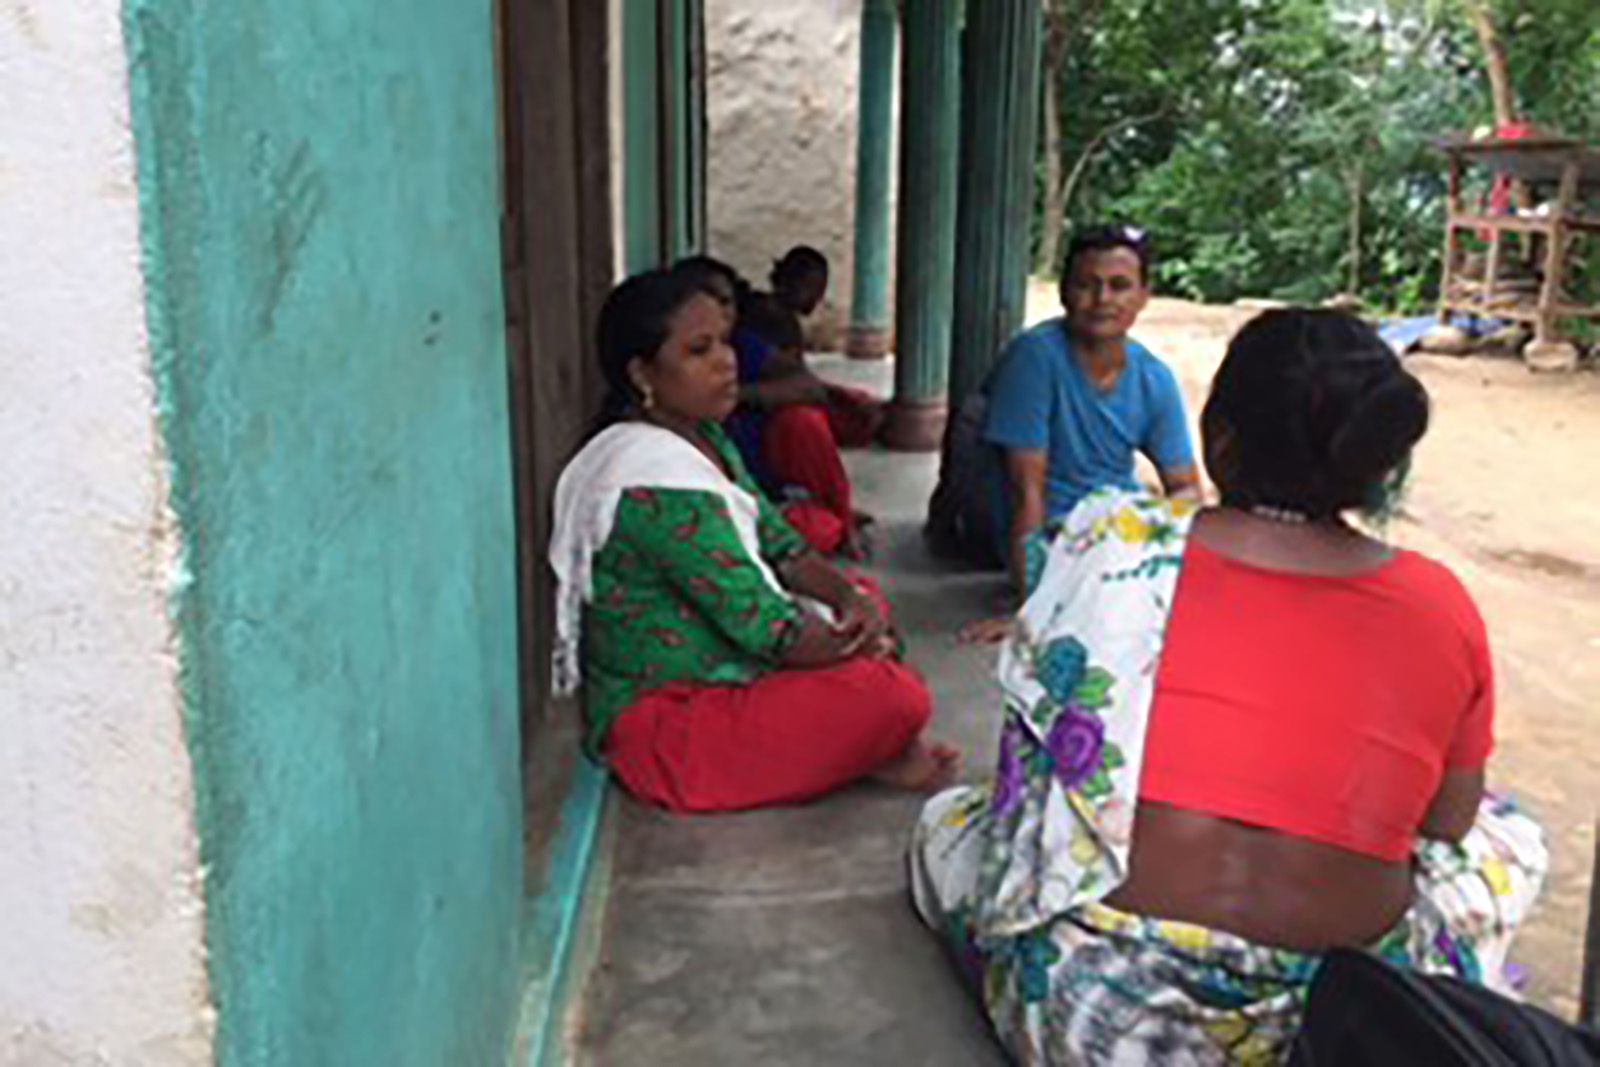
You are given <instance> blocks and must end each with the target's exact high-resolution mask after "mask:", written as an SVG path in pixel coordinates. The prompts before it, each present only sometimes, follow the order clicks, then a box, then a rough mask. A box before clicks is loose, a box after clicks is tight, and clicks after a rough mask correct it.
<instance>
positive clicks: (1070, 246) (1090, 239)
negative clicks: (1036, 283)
mask: <svg viewBox="0 0 1600 1067" xmlns="http://www.w3.org/2000/svg"><path fill="white" fill-rule="evenodd" d="M1113 248H1126V249H1127V250H1128V251H1130V252H1132V253H1133V254H1134V255H1136V256H1138V257H1139V280H1140V281H1141V282H1143V283H1144V284H1145V285H1149V284H1150V259H1151V256H1150V235H1149V234H1148V233H1147V232H1145V231H1144V230H1143V229H1140V228H1139V227H1138V226H1122V225H1118V224H1105V225H1099V226H1088V227H1085V228H1083V229H1079V230H1075V231H1073V234H1072V240H1070V241H1068V242H1067V255H1066V259H1065V260H1063V262H1062V264H1061V282H1062V284H1063V285H1065V284H1066V281H1067V279H1068V278H1070V277H1072V267H1073V264H1075V263H1077V262H1078V257H1079V256H1081V255H1084V254H1086V253H1089V252H1109V251H1111V250H1112V249H1113Z"/></svg>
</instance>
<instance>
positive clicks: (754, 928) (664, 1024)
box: [577, 360, 1005, 1067]
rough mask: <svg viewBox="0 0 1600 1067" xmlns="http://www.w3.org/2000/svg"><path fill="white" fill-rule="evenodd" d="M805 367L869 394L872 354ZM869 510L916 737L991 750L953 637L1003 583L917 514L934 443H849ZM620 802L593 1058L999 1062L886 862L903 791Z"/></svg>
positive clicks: (992, 726) (590, 1027) (979, 675)
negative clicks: (921, 723)
mask: <svg viewBox="0 0 1600 1067" xmlns="http://www.w3.org/2000/svg"><path fill="white" fill-rule="evenodd" d="M816 365H817V369H818V370H819V371H822V372H823V373H826V374H829V375H830V376H833V377H837V378H840V379H841V380H844V379H850V380H853V381H855V382H856V383H858V384H865V385H868V386H869V387H871V388H873V389H874V391H876V392H879V393H883V392H886V391H887V384H888V382H887V375H888V365H886V364H877V365H870V364H869V365H860V364H857V365H850V364H846V363H844V362H843V361H835V360H823V361H818V362H817V364H816ZM847 458H848V462H849V466H850V469H851V473H852V476H853V477H854V479H855V484H856V487H857V493H858V495H859V506H860V507H862V508H863V509H865V510H867V511H870V512H872V513H873V514H874V515H875V516H876V517H877V519H878V523H879V526H878V532H877V544H876V553H875V558H874V561H873V563H872V564H871V565H870V566H869V567H868V568H866V569H867V570H868V571H869V572H870V573H872V574H874V575H876V576H877V577H878V578H879V579H880V580H881V581H882V582H883V583H884V586H885V588H886V589H887V591H888V593H889V595H890V597H891V599H892V600H893V601H894V604H895V607H896V610H897V612H898V619H899V623H900V626H901V629H902V630H903V632H904V634H905V637H906V640H907V643H908V646H909V647H908V653H909V658H910V660H911V662H912V663H914V664H915V665H916V666H917V667H919V668H920V669H921V670H922V671H923V672H924V673H925V674H926V675H927V677H928V681H929V683H930V685H931V686H932V688H933V691H934V693H935V696H936V713H935V723H934V732H935V733H936V734H937V735H938V736H941V737H945V738H948V739H950V740H952V741H954V742H956V743H957V744H959V745H960V746H962V748H963V749H964V751H965V752H966V753H967V768H968V770H967V773H968V774H969V775H974V776H982V775H985V774H987V773H988V771H989V769H990V767H991V764H992V762H993V755H994V743H995V730H996V712H995V710H994V709H995V707H996V702H995V699H994V696H993V694H994V689H993V686H992V683H991V681H990V678H991V675H992V664H993V659H994V655H995V653H994V652H993V651H992V650H982V649H974V648H968V647H962V646H958V645H957V644H956V641H955V638H954V634H955V632H956V630H957V628H958V627H959V626H960V625H961V624H962V623H964V622H966V621H968V620H970V619H972V618H975V617H977V616H978V615H979V614H981V613H982V612H983V611H984V610H985V608H986V606H988V605H989V604H991V603H992V602H993V600H994V598H995V597H996V596H997V595H998V594H999V593H1000V592H1001V591H1002V590H1003V584H1002V582H1001V580H1000V579H999V578H998V577H988V576H982V575H969V574H959V573H951V572H949V571H947V570H945V569H944V568H942V567H941V566H939V565H938V564H936V563H935V562H934V561H933V560H931V559H930V558H929V556H928V554H927V552H926V551H925V550H924V549H923V546H922V541H921V534H920V527H921V522H922V516H923V513H924V509H925V507H926V502H927V499H928V496H929V494H930V493H931V492H932V489H933V484H934V480H935V478H936V476H937V467H938V460H937V457H936V456H920V455H918V456H912V455H901V454H892V453H887V452H883V451H879V450H874V451H871V452H854V453H849V454H848V455H847ZM618 799H619V802H620V803H619V807H620V809H621V810H620V812H619V822H620V825H619V827H618V836H617V842H616V854H615V860H614V867H613V876H612V889H611V893H612V897H611V903H610V914H609V920H608V924H607V929H606V933H605V939H604V943H603V945H602V947H601V950H600V956H599V960H598V963H597V966H596V969H595V972H594V974H593V976H592V978H591V981H590V985H589V991H588V998H587V1002H586V1003H585V1005H584V1006H583V1008H582V1024H581V1029H580V1031H579V1034H578V1039H577V1042H578V1050H577V1051H578V1056H577V1058H578V1062H580V1063H583V1064H592V1065H595V1067H722V1065H728V1067H734V1065H739V1067H743V1065H748V1064H774V1065H779V1064H781V1065H784V1067H806V1065H812V1064H815V1065H818V1067H821V1065H830V1067H848V1065H851V1064H861V1065H867V1064H871V1065H874V1067H882V1065H889V1067H900V1065H908V1067H909V1065H916V1067H983V1065H986V1064H1002V1063H1004V1062H1005V1059H1004V1057H1003V1056H1002V1054H1001V1053H1000V1051H999V1048H998V1046H997V1045H996V1044H995V1043H994V1041H993V1039H992V1038H991V1037H990V1035H989V1030H988V1026H987V1024H986V1022H985V1021H984V1019H983V1016H982V1013H981V1011H980V1010H979V1008H978V1007H977V1005H976V1004H975V1002H973V1001H972V1000H971V999H970V998H969V996H968V994H967V991H966V990H965V988H964V987H963V986H962V985H961V983H960V980H959V979H958V977H957V975H956V972H955V969H954V967H953V966H952V965H951V963H950V961H949V960H948V959H947V958H946V957H945V955H944V953H943V951H942V949H941V948H940V947H939V945H938V944H937V942H936V941H935V940H934V938H933V937H932V936H931V935H930V933H929V932H928V931H927V930H926V929H925V928H924V927H923V926H922V924H921V922H920V921H919V920H918V919H917V918H916V916H915V914H914V913H913V912H912V909H911V904H910V900H909V898H908V896H907V893H906V877H905V867H904V855H905V846H906V841H907V838H908V833H909V830H910V827H911V825H912V823H913V821H914V820H915V818H916V813H917V810H918V808H919V805H920V803H921V799H920V798H918V797H913V796H908V795H905V794H901V793H895V792H892V791H889V790H886V789H882V788H878V787H874V786H860V787H857V788H854V789H850V790H847V791H846V792H844V793H841V794H838V795H836V796H833V797H830V798H827V799H825V800H822V801H819V802H817V803H814V804H810V805H807V806H805V807H801V808H792V809H787V810H779V811H768V812H756V813H751V814H742V815H733V816H721V817H716V818H700V819H683V818H673V817H670V816H666V815H662V814H659V813H656V812H653V811H650V810H647V809H645V808H643V807H641V806H640V805H638V804H635V803H633V802H632V801H629V800H626V799H623V798H620V797H619V798H618Z"/></svg>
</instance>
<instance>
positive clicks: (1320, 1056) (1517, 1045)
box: [1289, 949, 1600, 1067]
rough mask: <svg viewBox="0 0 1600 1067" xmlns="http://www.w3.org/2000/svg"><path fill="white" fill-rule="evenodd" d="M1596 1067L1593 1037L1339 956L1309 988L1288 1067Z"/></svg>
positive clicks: (1485, 998)
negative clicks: (1301, 1021)
mask: <svg viewBox="0 0 1600 1067" xmlns="http://www.w3.org/2000/svg"><path fill="white" fill-rule="evenodd" d="M1413 1064H1416V1065H1425V1067H1595V1065H1600V1035H1597V1034H1595V1033H1594V1032H1593V1031H1590V1030H1585V1029H1580V1028H1578V1027H1575V1026H1569V1025H1567V1024H1566V1023H1564V1022H1562V1021H1561V1020H1560V1019H1558V1018H1556V1017H1555V1016H1554V1015H1551V1014H1550V1013H1549V1012H1546V1011H1541V1010H1540V1009H1538V1008H1533V1007H1529V1006H1527V1005H1524V1004H1518V1003H1517V1002H1516V1001H1514V1000H1510V999H1508V998H1506V997H1503V996H1500V995H1499V994H1498V993H1494V992H1491V991H1490V990H1488V989H1485V988H1483V987H1482V986H1475V985H1470V984H1468V983H1466V982H1461V981H1457V980H1456V979H1454V978H1440V977H1435V976H1432V975H1422V974H1416V973H1414V972H1411V971H1406V970H1401V969H1399V968H1395V967H1391V966H1389V965H1388V964H1386V963H1384V962H1383V961H1382V960H1379V959H1377V958H1376V957H1374V956H1371V955H1369V954H1367V953H1364V952H1352V951H1348V950H1343V949H1341V950H1338V951H1334V952H1331V953H1329V954H1328V957H1327V960H1326V961H1325V962H1324V963H1323V965H1322V968H1321V969H1320V970H1319V971H1318V973H1317V978H1316V981H1314V982H1313V983H1312V985H1311V999H1310V1003H1309V1004H1308V1005H1307V1008H1306V1017H1305V1021H1304V1023H1302V1025H1301V1028H1300V1034H1299V1036H1298V1037H1297V1038H1296V1040H1295V1044H1294V1052H1293V1055H1292V1056H1291V1057H1290V1059H1289V1065H1290V1067H1391V1065H1394V1067H1409V1065H1413Z"/></svg>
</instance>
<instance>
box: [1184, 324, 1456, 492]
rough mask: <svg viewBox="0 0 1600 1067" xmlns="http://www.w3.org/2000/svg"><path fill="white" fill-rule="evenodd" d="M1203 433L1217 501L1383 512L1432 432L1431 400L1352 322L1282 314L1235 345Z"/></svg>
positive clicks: (1370, 333) (1216, 383) (1369, 332)
mask: <svg viewBox="0 0 1600 1067" xmlns="http://www.w3.org/2000/svg"><path fill="white" fill-rule="evenodd" d="M1202 424H1203V426H1204V427H1205V433H1206V437H1207V440H1208V448H1210V449H1211V455H1212V458H1213V459H1214V460H1215V459H1218V458H1219V457H1222V462H1221V463H1220V465H1221V466H1223V467H1225V468H1226V469H1224V470H1215V469H1214V470H1212V472H1211V473H1212V477H1213V478H1214V479H1215V480H1216V481H1217V483H1218V485H1219V487H1220V488H1221V489H1222V497H1223V503H1225V504H1229V505H1231V506H1235V507H1273V508H1282V509H1287V510H1290V511H1296V512H1300V513H1302V514H1305V515H1307V516H1309V517H1311V518H1314V519H1326V518H1331V517H1333V516H1335V515H1337V514H1338V513H1340V512H1342V511H1346V510H1349V509H1352V508H1359V509H1362V510H1364V511H1368V512H1371V513H1375V514H1384V513H1385V512H1386V511H1387V510H1388V508H1389V506H1390V505H1391V504H1392V503H1393V499H1392V498H1393V496H1394V494H1395V492H1396V491H1397V489H1398V486H1399V481H1400V480H1401V479H1402V478H1403V477H1404V474H1405V471H1406V469H1407V467H1408V465H1409V461H1410V457H1411V450H1412V448H1413V447H1414V446H1415V445H1416V443H1417V442H1418V441H1420V440H1422V435H1423V434H1425V433H1426V432H1427V430H1428V393H1427V390H1425V389H1423V387H1422V383H1421V382H1419V381H1417V379H1416V378H1415V377H1413V376H1412V375H1411V373H1410V372H1409V371H1407V370H1406V369H1405V368H1404V367H1402V366H1401V365H1400V360H1399V359H1398V358H1397V357H1396V356H1395V354H1394V352H1393V351H1391V350H1390V348H1389V346H1388V345H1387V344H1385V343H1384V341H1383V340H1382V339H1381V338H1380V337H1379V336H1378V334H1377V332H1376V331H1374V330H1373V329H1372V327H1370V326H1368V325H1367V324H1366V323H1364V322H1362V321H1361V320H1360V319H1358V318H1356V317H1355V316H1354V315H1350V314H1347V313H1345V312H1342V311H1332V310H1328V309H1321V308H1318V309H1307V308H1285V309H1279V310H1273V311H1268V312H1265V313H1263V314H1261V315H1259V316H1257V317H1256V318H1254V319H1252V320H1251V321H1250V322H1249V323H1247V324H1246V325H1245V326H1244V328H1243V329H1241V330H1240V331H1239V333H1238V334H1237V335H1236V336H1235V337H1234V339H1233V343H1232V344H1230V345H1229V346H1228V354H1227V357H1226V358H1225V359H1223V361H1222V366H1221V367H1220V368H1219V369H1218V370H1217V375H1216V377H1215V378H1214V379H1212V383H1211V397H1210V399H1209V400H1208V401H1207V402H1206V407H1205V413H1204V415H1203V423H1202ZM1219 434H1220V435H1221V438H1220V440H1219V439H1218V438H1217V436H1216V435H1219Z"/></svg>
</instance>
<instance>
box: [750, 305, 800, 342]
mask: <svg viewBox="0 0 1600 1067" xmlns="http://www.w3.org/2000/svg"><path fill="white" fill-rule="evenodd" d="M739 325H740V326H741V327H743V328H744V329H746V330H749V331H750V332H751V333H753V334H755V335H756V336H757V337H759V338H761V339H762V340H763V341H765V342H767V344H769V345H771V346H772V347H773V348H779V349H782V348H804V347H805V343H806V335H805V329H804V327H802V326H801V325H800V316H799V315H796V314H795V313H794V311H793V310H791V309H790V308H789V307H787V306H786V305H784V304H781V303H779V302H778V301H776V300H774V299H772V298H771V297H767V298H766V299H764V300H757V301H755V302H754V303H752V304H751V305H750V307H749V308H748V309H746V310H745V311H744V313H743V314H741V315H740V316H739Z"/></svg>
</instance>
